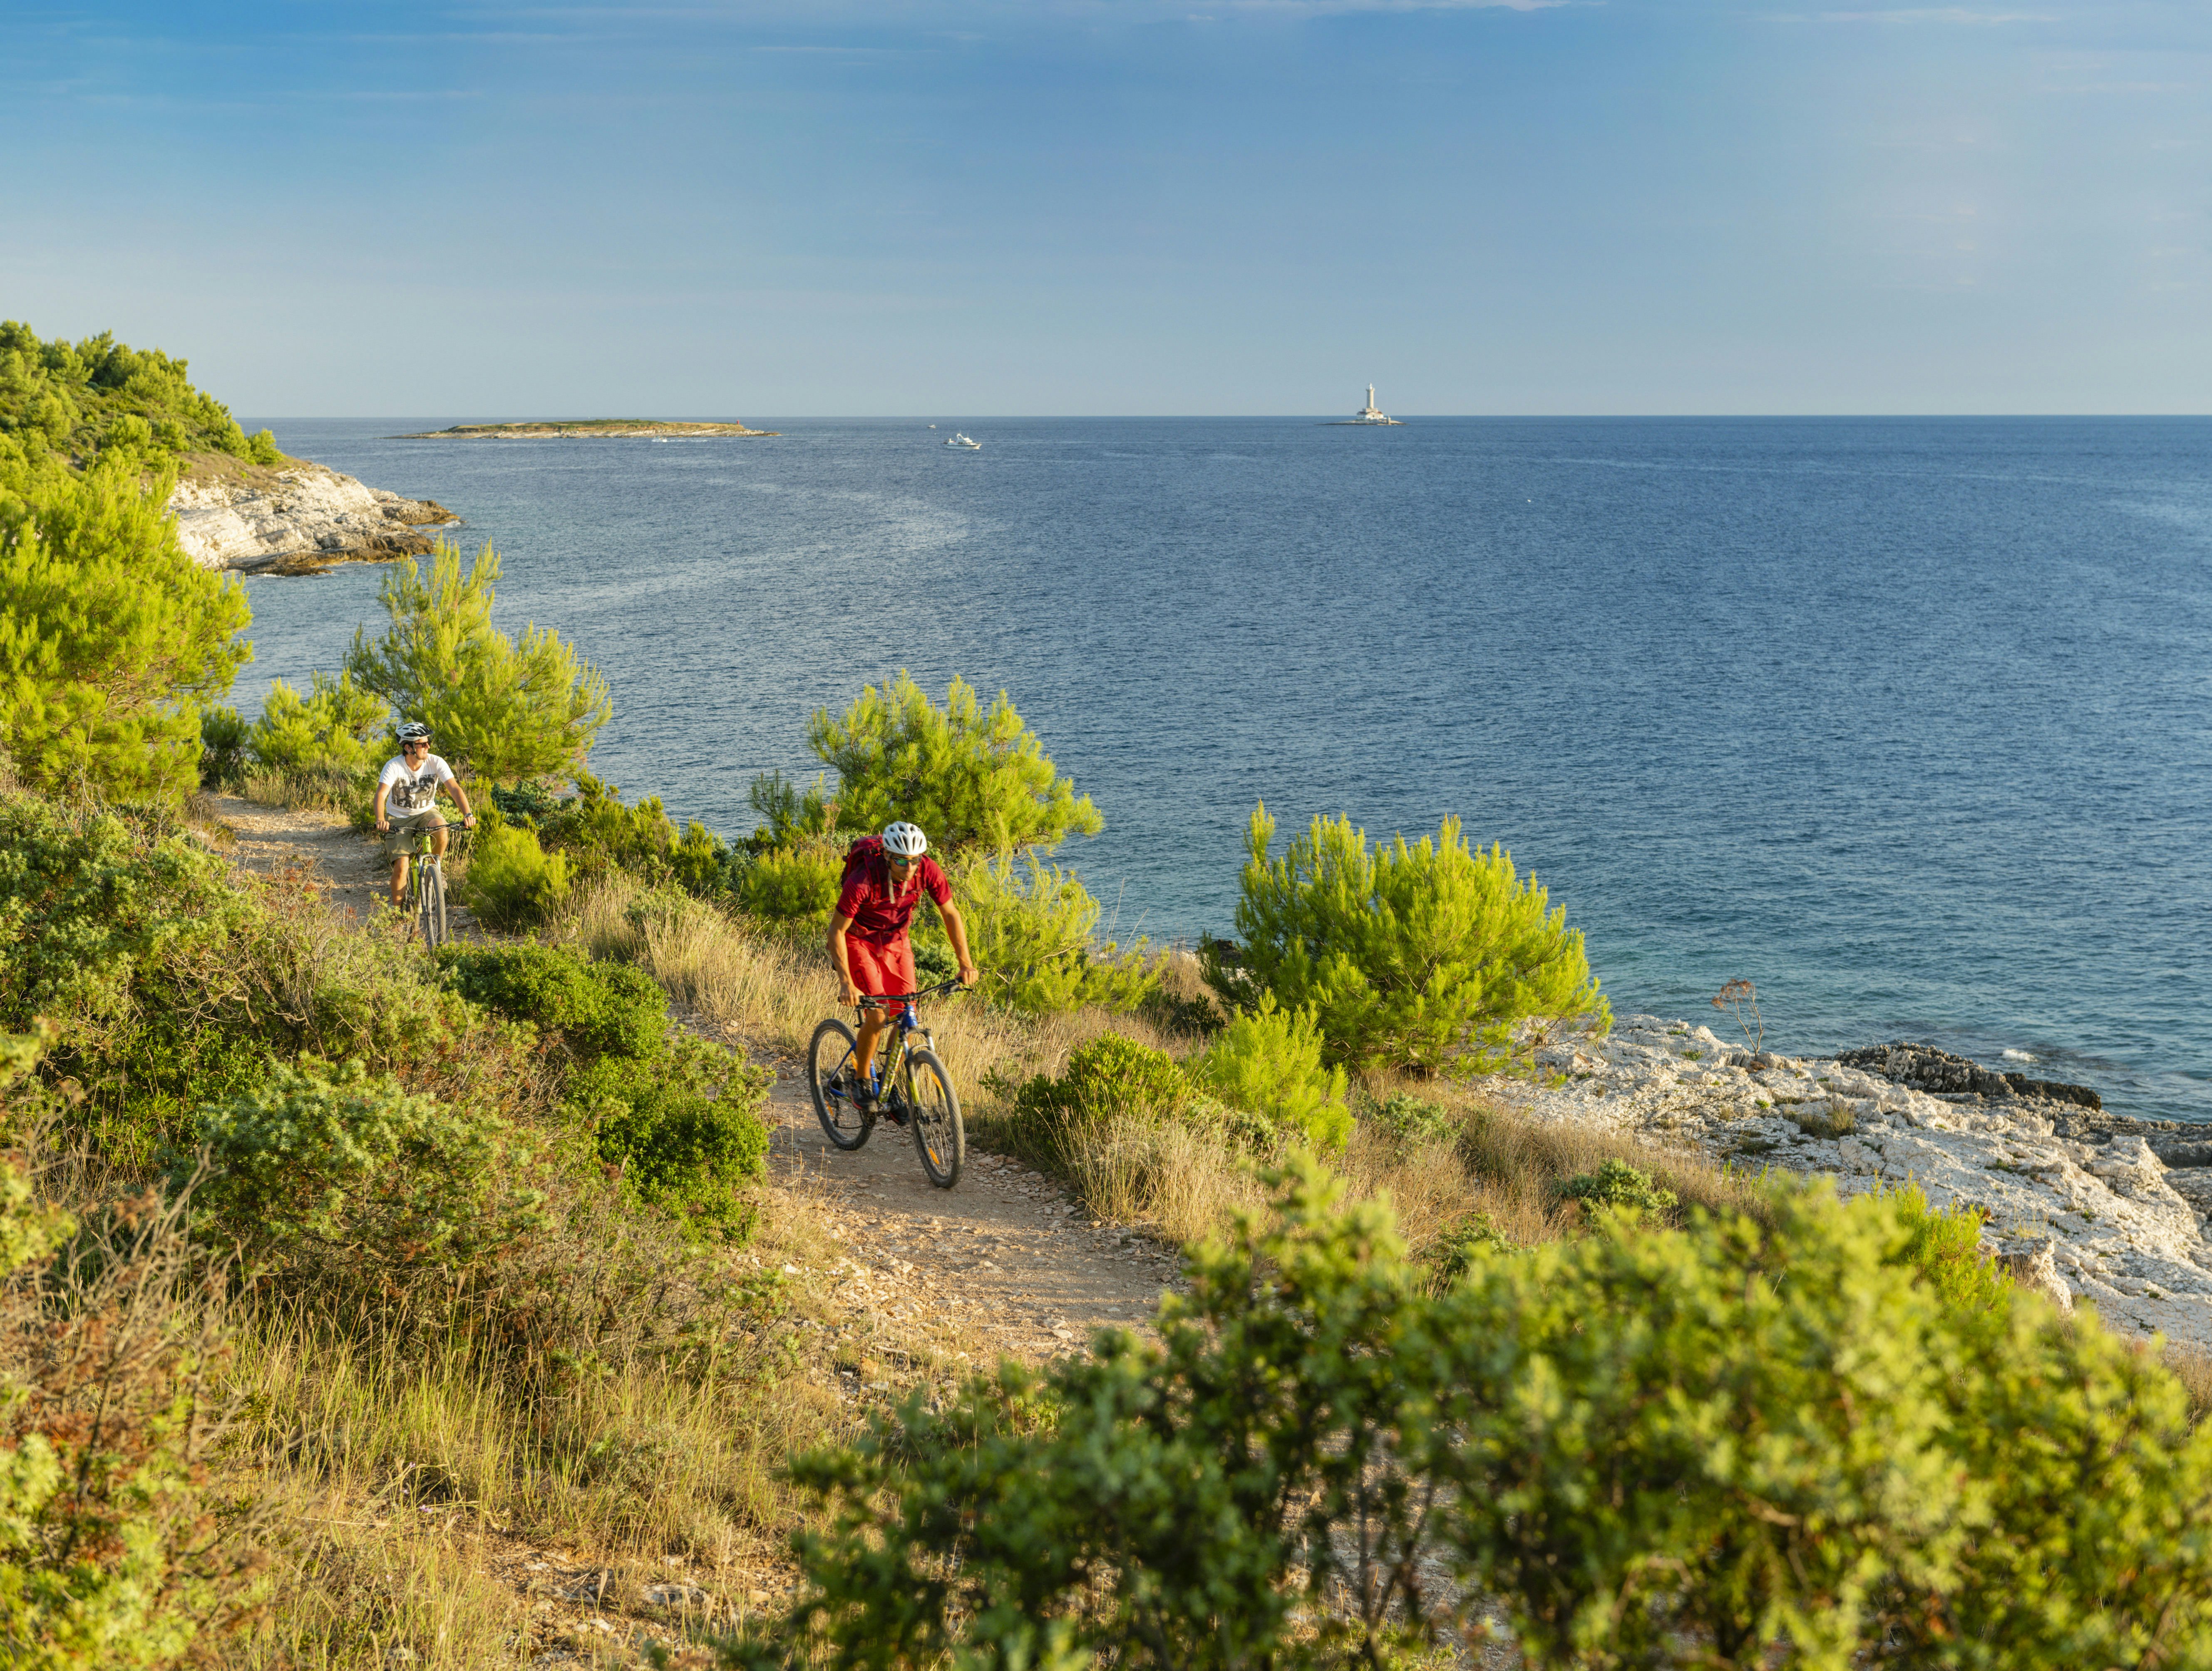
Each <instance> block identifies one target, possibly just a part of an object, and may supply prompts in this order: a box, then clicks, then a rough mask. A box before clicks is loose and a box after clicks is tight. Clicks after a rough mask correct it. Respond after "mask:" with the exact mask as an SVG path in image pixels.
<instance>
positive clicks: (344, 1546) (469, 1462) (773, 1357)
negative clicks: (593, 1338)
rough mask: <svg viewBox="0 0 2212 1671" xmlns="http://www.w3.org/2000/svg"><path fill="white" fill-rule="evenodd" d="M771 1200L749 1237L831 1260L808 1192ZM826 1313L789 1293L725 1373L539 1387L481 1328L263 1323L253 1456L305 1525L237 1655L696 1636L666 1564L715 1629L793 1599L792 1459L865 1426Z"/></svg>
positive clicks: (256, 1335) (767, 1249)
mask: <svg viewBox="0 0 2212 1671" xmlns="http://www.w3.org/2000/svg"><path fill="white" fill-rule="evenodd" d="M770 1193H771V1196H772V1197H775V1196H779V1195H780V1194H781V1192H770ZM767 1206H768V1209H769V1210H768V1212H767V1213H766V1215H765V1219H764V1228H763V1234H762V1236H761V1237H760V1238H759V1239H758V1240H757V1243H755V1245H754V1246H753V1248H752V1249H750V1250H749V1251H748V1252H747V1253H745V1254H743V1255H736V1257H737V1258H738V1260H739V1261H741V1262H743V1263H744V1264H745V1265H747V1266H748V1267H750V1266H751V1265H753V1264H755V1263H757V1265H758V1266H759V1267H761V1268H762V1269H763V1270H764V1271H769V1272H773V1271H775V1270H777V1269H778V1268H779V1267H780V1266H781V1264H782V1263H783V1262H784V1261H787V1260H799V1261H806V1262H808V1263H809V1264H817V1263H820V1262H822V1261H823V1251H824V1250H823V1246H822V1245H821V1244H820V1241H819V1238H818V1237H817V1236H816V1235H815V1234H814V1233H813V1229H812V1227H811V1224H810V1223H809V1221H808V1219H807V1217H806V1214H805V1211H804V1209H805V1203H804V1202H794V1201H793V1200H785V1199H771V1200H769V1202H768V1203H767ZM771 1285H773V1284H771ZM813 1309H815V1303H814V1302H812V1301H811V1300H810V1298H809V1297H807V1296H806V1295H805V1294H803V1293H796V1292H794V1293H791V1294H788V1295H787V1296H785V1297H780V1298H778V1299H776V1300H775V1301H773V1302H772V1303H769V1304H768V1305H767V1306H766V1307H765V1308H764V1309H761V1310H760V1311H758V1312H757V1313H756V1314H755V1315H753V1316H751V1317H750V1319H749V1321H748V1322H747V1324H746V1326H745V1327H744V1328H741V1329H738V1330H736V1331H733V1332H732V1333H731V1334H730V1335H729V1337H728V1346H727V1350H726V1352H724V1353H723V1354H722V1356H721V1357H720V1359H719V1360H718V1361H717V1363H716V1364H715V1365H714V1370H713V1372H712V1373H711V1374H708V1375H704V1376H700V1375H694V1374H686V1373H684V1372H682V1371H680V1370H675V1369H671V1368H668V1367H665V1366H663V1365H660V1364H656V1363H653V1362H651V1361H642V1360H641V1361H635V1362H629V1363H624V1364H602V1365H598V1366H586V1367H585V1368H584V1369H583V1370H582V1371H581V1372H580V1373H579V1374H577V1375H576V1376H574V1378H573V1380H572V1381H571V1382H569V1383H568V1385H567V1386H566V1387H565V1388H562V1390H561V1391H560V1392H558V1393H557V1394H555V1395H548V1396H543V1397H540V1398H538V1399H536V1400H534V1401H533V1400H529V1399H526V1398H524V1397H522V1396H520V1395H518V1393H517V1390H516V1380H517V1377H513V1376H505V1375H502V1374H501V1373H500V1365H499V1364H497V1362H496V1361H495V1360H489V1359H488V1358H487V1357H486V1356H485V1355H484V1354H483V1353H481V1352H476V1351H474V1350H471V1345H470V1343H469V1342H468V1341H466V1340H459V1339H456V1340H450V1341H447V1342H446V1343H444V1344H443V1346H440V1347H435V1348H433V1349H431V1350H429V1351H427V1352H426V1351H423V1350H421V1349H420V1348H419V1347H404V1346H397V1345H395V1344H393V1343H392V1341H390V1340H375V1339H371V1338H366V1337H363V1336H362V1335H360V1334H343V1333H340V1332H338V1331H337V1330H334V1329H333V1328H331V1327H330V1325H329V1322H328V1320H327V1319H326V1318H325V1317H323V1316H320V1315H319V1313H317V1312H316V1311H314V1310H313V1309H299V1308H294V1309H286V1310H283V1311H281V1312H274V1313H270V1314H267V1315H264V1316H261V1317H259V1318H258V1319H255V1320H252V1321H251V1322H249V1323H248V1324H247V1325H246V1327H245V1328H243V1329H242V1330H241V1332H240V1337H239V1352H238V1368H237V1372H236V1376H235V1387H236V1390H237V1392H238V1393H239V1394H240V1395H241V1396H242V1398H243V1400H244V1401H245V1405H246V1408H247V1409H248V1410H249V1411H250V1412H251V1413H252V1419H251V1420H250V1422H248V1423H247V1424H246V1426H245V1428H244V1430H243V1431H241V1433H240V1437H239V1440H238V1442H237V1443H236V1444H235V1445H234V1448H233V1451H232V1454H231V1455H230V1457H229V1459H228V1461H229V1471H230V1474H231V1475H232V1478H233V1479H234V1480H235V1481H236V1482H237V1483H238V1484H239V1485H240V1487H241V1488H243V1489H247V1490H250V1491H251V1492H252V1493H253V1494H254V1495H255V1496H256V1497H257V1498H258V1499H259V1500H261V1501H262V1502H263V1503H264V1504H266V1505H267V1506H268V1508H269V1509H270V1510H271V1517H272V1518H273V1519H275V1520H276V1521H278V1522H282V1523H283V1524H285V1525H287V1526H289V1527H290V1528H294V1529H293V1532H292V1534H291V1535H290V1536H289V1538H288V1539H287V1540H284V1541H283V1543H282V1544H281V1545H280V1546H279V1548H278V1550H277V1552H276V1553H277V1569H276V1599H275V1601H274V1603H273V1605H272V1606H271V1607H270V1609H269V1611H268V1612H267V1613H266V1614H265V1616H264V1618H263V1619H261V1620H260V1621H259V1624H258V1627H257V1628H256V1629H255V1630H254V1631H253V1632H252V1633H250V1634H248V1635H246V1636H244V1637H242V1638H239V1639H238V1640H237V1641H235V1642H234V1644H231V1645H230V1648H229V1650H228V1653H227V1654H226V1656H225V1660H226V1662H228V1663H235V1664H238V1665H240V1666H251V1667H256V1668H259V1667H271V1668H273V1667H277V1666H283V1667H287V1668H289V1667H294V1666H338V1665H362V1666H368V1665H380V1664H389V1663H393V1662H396V1660H395V1659H394V1658H391V1657H387V1656H391V1655H392V1650H395V1649H402V1648H404V1649H405V1650H407V1651H408V1653H409V1654H410V1655H411V1656H412V1657H411V1658H410V1659H408V1660H406V1662H407V1663H409V1664H410V1665H414V1666H420V1667H426V1668H429V1667H438V1668H442V1667H453V1668H461V1667H471V1666H480V1665H486V1664H493V1663H501V1662H521V1660H523V1659H524V1658H526V1656H528V1654H529V1653H531V1652H532V1651H535V1650H541V1649H545V1648H552V1647H567V1648H568V1649H570V1650H576V1649H586V1650H604V1651H605V1652H608V1653H610V1654H615V1655H616V1656H617V1657H621V1658H623V1660H624V1662H634V1657H635V1656H634V1655H632V1654H631V1653H629V1650H628V1649H626V1648H625V1647H624V1645H623V1644H630V1646H632V1647H634V1646H635V1643H636V1642H638V1641H641V1640H643V1639H645V1638H655V1639H659V1640H661V1641H664V1642H672V1641H674V1640H675V1639H677V1636H678V1633H679V1632H680V1628H681V1627H682V1626H683V1625H685V1624H686V1622H687V1619H686V1618H685V1616H684V1612H685V1610H681V1609H679V1610H678V1612H677V1613H674V1614H671V1613H670V1612H669V1611H668V1610H666V1609H661V1608H655V1607H650V1606H648V1605H647V1604H646V1601H645V1600H644V1586H645V1585H646V1584H647V1583H650V1582H653V1581H655V1580H660V1581H670V1580H672V1581H676V1582H679V1583H684V1584H687V1585H691V1586H696V1587H697V1589H699V1590H701V1591H702V1592H703V1593H704V1595H705V1596H706V1598H707V1599H706V1600H705V1601H703V1602H702V1603H701V1604H699V1605H698V1606H696V1607H692V1608H690V1609H689V1610H688V1611H689V1614H690V1617H689V1619H688V1622H689V1623H690V1624H691V1625H708V1624H710V1623H713V1622H714V1621H718V1620H719V1621H720V1623H721V1624H722V1625H724V1626H726V1625H727V1623H728V1622H729V1620H730V1619H733V1618H736V1617H738V1616H741V1615H742V1614H744V1613H745V1612H746V1611H747V1610H748V1608H749V1607H750V1606H751V1605H753V1603H754V1601H757V1599H758V1598H759V1597H760V1596H761V1595H763V1594H765V1593H767V1592H770V1591H773V1592H775V1593H776V1594H779V1595H780V1594H781V1590H782V1589H783V1587H784V1585H785V1583H786V1582H787V1566H788V1559H787V1555H786V1553H785V1546H786V1543H787V1538H788V1535H789V1534H790V1533H791V1531H792V1530H793V1529H794V1528H796V1527H797V1526H798V1525H799V1522H800V1520H801V1517H802V1514H803V1505H802V1504H801V1503H800V1502H799V1499H798V1498H797V1497H796V1496H795V1494H794V1493H793V1492H792V1491H791V1490H790V1488H789V1487H788V1486H787V1485H786V1484H785V1483H784V1482H783V1481H782V1480H781V1477H780V1472H779V1471H780V1469H781V1467H782V1465H783V1463H784V1462H785V1461H786V1460H787V1458H788V1457H789V1456H790V1455H791V1454H792V1452H793V1451H794V1450H797V1449H804V1448H806V1447H808V1446H811V1445H814V1444H819V1443H824V1442H827V1441H829V1440H831V1439H833V1438H836V1437H839V1436H840V1435H841V1434H842V1433H843V1432H844V1431H846V1430H847V1427H848V1423H849V1417H848V1414H847V1413H846V1412H845V1410H844V1407H843V1406H842V1404H841V1402H840V1401H839V1399H838V1396H837V1395H836V1392H835V1391H834V1390H833V1389H834V1388H835V1386H836V1377H835V1376H834V1374H833V1373H832V1371H831V1370H830V1367H829V1364H828V1363H827V1362H826V1361H823V1359H824V1358H825V1354H826V1353H827V1352H829V1350H830V1349H831V1348H830V1346H829V1342H828V1340H827V1336H826V1334H825V1332H824V1331H823V1330H822V1329H820V1328H818V1327H816V1326H815V1323H816V1320H815V1319H814V1318H813V1317H812V1316H811V1312H812V1310H813ZM533 1563H534V1564H533ZM563 1571H566V1573H567V1575H568V1576H567V1577H566V1578H564V1577H562V1574H563ZM594 1573H605V1574H606V1575H607V1582H606V1583H605V1586H604V1587H603V1588H600V1589H598V1590H596V1591H595V1592H594V1593H593V1594H592V1595H591V1596H590V1597H589V1598H588V1599H586V1600H582V1601H578V1600H577V1599H576V1598H575V1597H574V1595H571V1594H569V1592H568V1589H567V1588H564V1586H573V1585H574V1583H575V1582H576V1580H577V1577H578V1575H581V1576H582V1577H584V1578H585V1579H589V1578H590V1577H591V1575H592V1574H594ZM586 1587H587V1588H589V1586H588V1585H587V1586H586Z"/></svg>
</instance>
